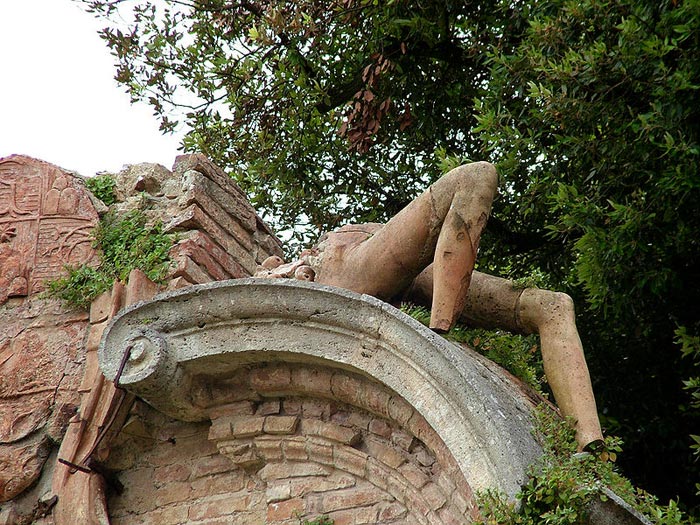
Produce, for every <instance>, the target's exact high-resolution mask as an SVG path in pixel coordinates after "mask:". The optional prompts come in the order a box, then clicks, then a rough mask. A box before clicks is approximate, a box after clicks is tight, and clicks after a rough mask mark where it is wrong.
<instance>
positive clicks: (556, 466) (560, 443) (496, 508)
mask: <svg viewBox="0 0 700 525" xmlns="http://www.w3.org/2000/svg"><path fill="white" fill-rule="evenodd" d="M535 417H536V424H535V434H536V436H537V438H538V440H539V441H540V443H541V444H542V448H543V451H544V454H543V455H542V457H541V458H540V460H539V461H538V462H537V463H536V464H535V465H533V466H532V467H531V468H530V472H529V479H528V481H527V483H526V484H525V486H523V487H522V489H521V491H520V493H519V494H518V495H517V496H516V498H517V499H518V500H519V501H520V505H519V508H516V505H514V504H513V503H510V502H508V501H507V499H506V497H505V496H504V495H503V494H500V493H498V492H495V491H490V490H488V491H485V492H482V493H480V494H479V495H478V502H479V506H480V510H481V515H482V516H483V519H482V520H481V521H478V522H477V523H476V525H540V524H548V525H578V524H584V523H587V520H586V512H587V510H586V508H587V505H588V504H589V503H590V502H591V501H592V500H593V498H595V497H598V498H600V499H602V500H603V501H605V500H606V499H607V496H606V495H605V494H604V493H603V488H604V487H609V488H610V489H612V490H613V492H615V493H616V494H617V495H618V496H619V497H621V498H622V499H623V500H624V501H625V502H627V503H628V504H629V505H630V506H632V507H633V508H635V509H637V510H638V511H639V512H641V513H642V514H645V515H647V516H648V517H650V518H651V519H652V520H653V522H654V523H656V524H659V525H691V524H692V521H691V520H690V518H688V517H687V516H685V515H684V514H683V512H682V511H681V510H680V509H679V508H678V505H677V503H676V502H674V501H671V502H669V504H668V505H667V506H662V505H659V504H658V501H657V500H656V498H655V497H654V496H652V495H650V494H648V493H647V492H644V491H643V490H640V489H635V488H634V487H633V486H632V484H631V483H630V482H629V480H627V479H626V478H625V477H624V476H622V475H621V474H619V473H618V472H617V470H616V469H615V464H614V462H615V460H616V458H617V454H618V453H619V452H620V451H621V444H622V443H621V441H620V440H619V439H618V438H614V437H607V438H606V439H605V444H604V446H603V448H602V451H601V452H600V454H599V455H594V454H583V455H581V454H576V440H575V430H574V426H573V424H572V421H571V420H566V421H563V420H562V419H561V418H560V417H559V416H558V415H557V414H556V413H555V412H554V411H553V410H552V408H551V407H549V406H548V405H546V404H542V405H540V406H539V407H537V409H536V410H535Z"/></svg>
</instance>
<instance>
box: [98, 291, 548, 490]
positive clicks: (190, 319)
mask: <svg viewBox="0 0 700 525" xmlns="http://www.w3.org/2000/svg"><path fill="white" fill-rule="evenodd" d="M144 319H155V321H154V322H153V323H150V324H149V325H148V328H147V330H145V329H144V325H143V320H144ZM210 327H211V328H210ZM136 339H138V340H144V341H145V340H147V342H148V355H147V357H146V358H145V359H144V360H143V361H142V362H140V363H134V364H133V365H132V364H131V363H129V364H127V367H126V369H125V370H124V374H123V376H122V384H123V385H124V386H125V387H126V388H128V389H129V390H131V391H133V392H134V393H135V394H137V395H139V396H140V397H142V398H144V399H146V400H147V401H148V402H149V403H151V404H152V405H153V406H155V407H156V408H158V409H159V410H161V411H163V412H164V413H166V414H169V415H171V416H174V417H178V418H182V419H184V420H190V421H191V420H199V419H206V418H207V417H208V416H207V411H206V409H205V408H202V407H201V406H196V405H193V404H192V402H191V396H190V395H189V389H190V387H188V386H186V385H187V384H191V382H192V381H193V378H194V377H197V381H200V382H202V381H203V382H205V383H206V382H207V381H209V382H211V381H213V380H214V378H213V377H212V379H209V380H207V379H206V374H213V375H214V376H216V378H217V380H218V379H220V378H222V377H226V375H227V374H231V375H233V374H234V373H235V371H236V370H237V369H239V368H240V367H245V366H250V364H251V363H257V362H261V361H272V362H278V361H282V362H288V361H291V362H302V363H310V364H313V363H318V364H320V363H325V364H326V365H327V366H331V367H333V366H335V367H340V368H342V369H345V370H354V371H355V372H357V373H359V374H361V375H363V376H368V377H372V378H374V380H375V381H377V382H378V383H383V384H384V385H386V389H381V388H378V389H370V390H367V389H364V390H365V393H362V392H360V393H359V394H358V395H355V396H354V397H353V396H350V397H349V398H348V399H349V400H350V398H352V400H354V401H355V402H357V403H359V404H362V406H363V407H364V409H365V410H369V411H371V412H373V413H377V414H378V415H382V416H384V417H388V416H389V414H390V411H389V400H390V399H391V397H390V396H391V395H397V396H399V397H400V398H403V399H404V400H405V401H406V402H407V403H408V404H409V405H411V406H412V407H413V409H414V410H415V412H416V413H417V414H420V416H421V417H420V418H419V417H418V415H416V414H414V416H412V417H411V419H410V420H409V422H408V425H409V427H410V425H411V422H414V426H416V430H415V431H416V432H418V433H419V434H420V436H417V437H419V438H421V439H424V440H426V444H427V445H428V446H429V447H433V449H435V448H440V447H446V448H445V449H444V450H445V451H446V452H445V453H446V454H448V455H451V457H453V458H454V460H455V461H456V464H457V465H459V468H460V469H461V472H462V474H463V475H464V477H465V478H466V480H467V481H468V483H469V485H471V487H472V488H476V489H484V488H499V489H502V490H504V491H506V492H507V493H508V494H510V495H514V494H515V493H516V492H517V491H518V489H519V487H520V484H521V483H522V482H524V481H525V479H526V469H527V467H528V465H529V464H531V463H532V462H533V460H534V459H535V458H536V457H537V456H538V454H539V453H540V448H539V446H538V445H537V443H536V442H535V441H534V438H533V437H532V435H531V434H530V429H531V420H530V410H531V407H532V403H531V401H530V400H529V399H528V398H527V397H526V396H524V395H523V394H522V393H521V392H520V391H519V390H518V388H517V387H515V386H513V384H512V383H511V382H510V381H508V380H506V379H505V378H504V377H503V376H499V375H497V374H494V373H493V372H492V371H490V370H488V369H487V368H486V366H485V365H484V362H483V360H482V358H480V357H478V356H477V355H476V354H473V353H470V352H465V351H464V350H463V349H461V348H459V347H457V346H455V345H453V344H451V343H449V342H447V341H445V340H444V339H442V338H440V337H439V336H436V335H435V334H434V333H433V332H431V331H430V330H428V329H426V328H425V327H423V326H422V325H420V324H419V323H417V322H416V321H414V320H413V319H411V318H410V317H408V316H406V315H404V314H402V313H401V312H399V311H398V310H396V309H395V308H393V307H391V306H389V305H387V304H385V303H383V302H381V301H378V300H376V299H374V298H371V297H368V296H360V295H358V294H354V293H352V292H347V291H344V290H339V289H336V288H331V287H326V286H321V285H317V284H314V283H303V284H302V283H300V282H297V281H286V280H276V281H270V280H257V279H250V280H249V279H245V280H237V281H228V282H221V283H213V284H209V285H203V286H197V287H193V288H192V289H189V290H182V291H178V292H172V293H169V294H164V295H162V296H160V298H158V299H156V300H154V301H153V302H150V303H146V304H143V305H141V306H140V307H139V308H136V309H134V310H131V311H129V312H128V313H125V314H122V315H121V316H119V317H118V318H117V319H115V320H114V322H113V323H112V324H111V326H110V328H109V329H108V332H107V333H106V334H105V336H104V338H103V341H102V343H101V346H100V350H99V356H100V365H101V367H102V369H103V371H104V373H105V375H106V376H107V377H113V376H114V374H115V372H116V367H117V365H118V357H119V356H120V355H121V354H122V352H123V348H124V346H125V345H128V344H131V343H130V342H131V341H134V340H136ZM262 370H264V369H260V373H262ZM280 372H281V370H280ZM260 373H258V374H257V375H256V376H255V377H251V385H255V388H261V389H265V388H267V387H266V385H268V383H269V378H268V379H265V378H263V377H262V376H260ZM275 374H278V372H276V371H275V369H274V368H270V370H269V373H268V375H270V376H271V377H272V376H273V375H275ZM287 376H289V378H291V375H290V373H289V372H287V373H286V375H285V376H284V377H287ZM289 378H288V379H286V380H285V381H284V382H283V383H284V384H282V383H280V384H279V385H277V386H276V387H274V388H272V390H269V389H268V390H265V391H266V392H268V393H267V394H266V395H276V394H277V393H283V392H285V391H288V390H290V389H292V388H294V389H296V388H297V387H296V385H293V384H292V383H291V381H290V379H289ZM331 384H333V382H331ZM375 390H376V396H375V395H374V394H371V392H374V391H375ZM360 394H361V395H360ZM370 394H371V395H370ZM380 394H381V395H380ZM329 395H331V394H330V393H329ZM377 396H378V397H377ZM375 398H376V399H375ZM346 402H347V401H346ZM423 420H424V421H425V422H426V423H425V424H426V425H427V426H426V428H425V429H423V426H421V425H422V424H423V423H421V421H423ZM414 435H415V434H414ZM443 442H444V445H443V444H442V443H443ZM352 450H353V449H347V447H346V449H344V450H342V451H339V452H338V454H339V456H338V457H339V458H340V459H343V458H345V459H346V460H347V461H345V463H347V464H348V465H350V466H352V465H351V463H352V461H351V460H352V459H353V458H354V456H353V455H352V454H353V452H352ZM341 452H342V453H341ZM433 452H435V453H439V454H441V455H444V454H443V453H442V452H440V451H438V450H433ZM341 456H342V457H341ZM346 456H347V457H346ZM441 457H442V456H441ZM363 461H364V463H366V460H363ZM445 461H448V459H445ZM364 463H363V465H364ZM348 468H350V467H348ZM357 468H358V469H361V468H364V466H360V465H358V466H357ZM402 483H403V484H408V482H402Z"/></svg>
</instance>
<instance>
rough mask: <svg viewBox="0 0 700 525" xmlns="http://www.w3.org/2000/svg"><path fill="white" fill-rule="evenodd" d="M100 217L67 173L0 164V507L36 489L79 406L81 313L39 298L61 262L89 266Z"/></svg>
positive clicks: (37, 164)
mask: <svg viewBox="0 0 700 525" xmlns="http://www.w3.org/2000/svg"><path fill="white" fill-rule="evenodd" d="M97 220H98V215H97V211H96V208H95V205H94V203H93V201H92V200H91V197H90V195H89V194H88V193H87V192H86V191H85V188H84V186H83V184H82V182H81V181H80V180H79V179H78V178H76V177H74V176H73V175H72V174H70V173H68V172H65V171H64V170H61V169H60V168H58V167H56V166H52V165H51V164H48V163H45V162H41V161H38V160H35V159H30V158H27V157H21V156H13V157H8V158H5V159H0V505H2V507H5V506H7V505H6V504H5V505H3V503H2V502H5V501H8V500H11V499H13V498H17V497H18V496H19V495H21V494H22V493H23V492H24V491H25V490H26V489H27V488H28V487H30V486H32V484H34V483H36V481H37V480H38V478H39V476H40V473H41V470H42V468H43V467H44V464H45V463H46V460H47V458H48V457H49V454H50V453H51V450H52V449H53V448H54V447H55V443H57V442H60V440H61V439H62V437H63V433H64V431H65V426H66V424H67V422H68V419H69V418H71V417H72V416H73V415H74V414H75V410H76V408H77V405H78V395H77V390H78V385H79V384H80V381H81V377H82V366H83V362H84V352H83V351H82V344H83V339H84V338H85V333H86V328H87V322H88V318H87V313H86V312H83V311H78V310H75V309H67V308H65V307H63V306H62V305H60V304H59V303H58V302H56V301H53V300H48V299H45V298H43V297H42V295H41V293H42V292H43V291H44V288H45V286H44V282H45V280H46V279H52V278H57V277H58V276H59V275H61V274H62V273H63V271H64V270H63V267H64V265H71V264H79V263H83V262H85V263H92V262H94V261H95V260H96V254H95V252H94V250H93V248H92V246H91V241H90V231H91V230H92V228H93V227H94V226H95V224H96V223H97ZM34 503H36V501H34V502H33V503H32V504H34Z"/></svg>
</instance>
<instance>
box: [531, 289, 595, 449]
mask: <svg viewBox="0 0 700 525" xmlns="http://www.w3.org/2000/svg"><path fill="white" fill-rule="evenodd" d="M518 314H519V319H520V322H521V324H522V325H523V327H524V328H525V329H526V330H527V329H534V330H535V331H537V332H538V333H539V334H540V346H541V348H542V359H543V361H544V371H545V374H546V375H547V381H548V382H549V386H550V387H551V389H552V392H553V393H554V398H555V399H556V401H557V405H558V406H559V408H560V410H561V412H562V414H564V415H565V416H571V417H573V419H574V420H575V421H576V441H577V442H578V445H579V450H583V449H584V448H585V447H586V446H588V445H590V444H592V443H595V442H598V441H601V440H602V439H603V433H602V431H601V428H600V422H599V421H598V411H597V408H596V402H595V397H594V396H593V388H592V386H591V378H590V375H589V373H588V365H587V364H586V359H585V357H584V354H583V345H582V344H581V339H580V337H579V335H578V330H577V329H576V320H575V313H574V304H573V301H572V300H571V297H569V296H568V295H566V294H563V293H555V292H550V291H547V290H537V289H527V290H524V291H523V293H522V295H521V297H520V303H519V310H518Z"/></svg>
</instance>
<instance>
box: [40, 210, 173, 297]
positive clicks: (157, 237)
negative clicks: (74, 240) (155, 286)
mask: <svg viewBox="0 0 700 525" xmlns="http://www.w3.org/2000/svg"><path fill="white" fill-rule="evenodd" d="M93 236H94V241H93V246H94V247H95V248H98V249H99V250H100V251H101V262H100V264H99V265H98V266H96V267H92V266H88V265H86V264H83V265H80V266H77V267H67V268H66V269H67V271H68V275H67V276H66V277H62V278H60V279H56V280H53V281H49V282H48V283H47V294H48V295H49V296H52V297H57V298H59V299H61V300H63V301H66V302H67V303H69V304H72V305H74V306H78V307H82V308H85V307H87V306H88V305H89V304H90V302H91V301H92V300H93V299H95V298H96V297H97V296H98V295H100V294H101V293H102V292H104V291H106V290H109V289H110V288H111V286H112V283H114V281H115V280H119V281H125V280H126V279H127V277H128V276H129V273H130V272H131V270H133V269H135V268H138V269H140V270H142V271H143V272H144V273H145V274H146V275H147V276H148V277H149V279H151V280H152V281H155V282H159V281H162V280H163V278H164V277H165V275H166V274H167V271H168V268H169V267H170V264H171V260H170V256H169V251H170V248H171V247H172V245H173V242H174V237H173V235H172V234H166V233H165V232H164V231H163V225H162V223H160V222H157V223H155V224H154V225H152V226H151V225H148V224H147V220H146V216H145V215H144V214H143V212H141V211H139V210H133V211H131V212H128V213H127V214H126V215H124V216H123V217H121V218H119V217H117V216H116V215H115V214H114V213H112V212H110V213H108V214H106V215H105V216H104V217H103V218H102V219H101V220H100V224H99V225H98V227H97V228H96V229H95V231H94V232H93Z"/></svg>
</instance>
